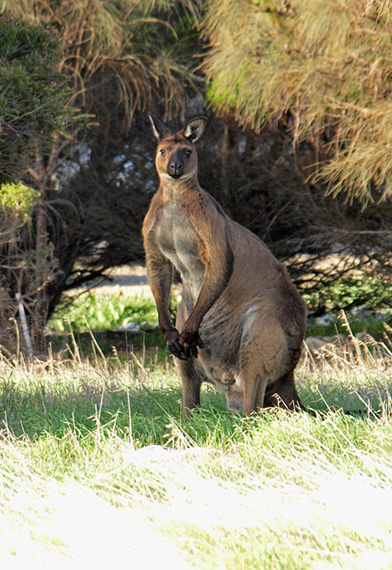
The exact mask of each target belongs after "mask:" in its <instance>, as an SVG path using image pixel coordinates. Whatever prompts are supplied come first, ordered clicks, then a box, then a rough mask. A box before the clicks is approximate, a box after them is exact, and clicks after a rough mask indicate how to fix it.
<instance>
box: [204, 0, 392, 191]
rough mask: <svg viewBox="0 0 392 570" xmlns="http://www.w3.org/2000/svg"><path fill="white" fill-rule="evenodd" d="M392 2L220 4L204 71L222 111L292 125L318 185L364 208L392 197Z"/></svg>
mask: <svg viewBox="0 0 392 570" xmlns="http://www.w3.org/2000/svg"><path fill="white" fill-rule="evenodd" d="M391 14H392V4H391V2H390V1H389V0H387V1H385V2H378V1H370V2H369V1H368V0H356V1H355V2H346V1H345V2H340V1H337V0H328V1H324V0H317V1H313V2H308V0H295V1H293V2H276V1H275V0H261V1H257V2H254V1H251V0H239V1H238V2H230V1H229V0H214V1H212V2H211V3H210V5H209V12H208V15H207V22H206V27H207V32H208V34H209V37H210V40H211V51H210V55H209V57H208V59H207V62H206V64H205V66H204V69H205V71H206V73H207V75H208V76H209V78H210V80H211V83H210V87H209V95H208V96H209V100H210V101H211V103H212V104H213V106H214V108H215V109H217V110H218V111H219V112H222V113H226V114H227V113H228V112H229V111H232V112H233V113H234V116H235V117H236V119H237V120H239V121H240V122H242V123H243V124H246V125H249V126H251V127H253V128H256V129H260V127H261V126H262V125H264V124H265V123H266V122H267V121H268V120H269V119H272V118H277V119H279V118H285V120H286V121H287V122H288V125H289V127H290V128H291V132H292V136H293V139H294V142H296V141H302V140H304V139H305V138H306V139H307V140H308V141H309V142H311V143H312V144H313V145H314V149H315V153H314V156H315V161H316V160H318V161H320V164H319V167H318V168H317V169H314V168H313V175H314V176H313V178H316V179H317V178H318V179H319V180H326V181H327V182H328V183H329V185H330V191H331V192H332V193H333V194H335V195H336V194H337V193H338V192H339V191H341V190H342V189H344V190H345V191H346V192H347V193H348V196H349V197H350V198H351V199H352V198H355V197H360V198H361V200H363V201H364V202H369V201H371V200H373V199H375V200H379V199H385V198H387V197H388V196H390V195H391V194H392V162H391V158H390V157H391V152H389V149H390V146H391V134H390V123H391V116H392V115H391V114H392V100H391V75H390V61H391V57H392V46H391V42H390V35H391V31H392V28H391V26H392V19H391Z"/></svg>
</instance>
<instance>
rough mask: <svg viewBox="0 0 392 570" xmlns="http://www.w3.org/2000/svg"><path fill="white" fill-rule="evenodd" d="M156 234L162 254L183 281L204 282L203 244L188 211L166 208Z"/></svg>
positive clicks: (160, 218) (177, 207) (170, 206)
mask: <svg viewBox="0 0 392 570" xmlns="http://www.w3.org/2000/svg"><path fill="white" fill-rule="evenodd" d="M156 232H157V239H158V243H159V246H160V248H161V250H162V253H163V254H164V255H165V256H166V257H167V258H168V259H170V261H171V262H172V264H173V265H174V266H175V267H176V269H177V270H178V271H179V273H180V274H181V277H182V279H183V281H189V280H191V281H192V280H193V281H196V282H199V281H200V280H202V279H203V275H204V265H203V262H202V260H201V248H202V243H201V240H200V237H199V235H198V233H197V230H196V228H195V226H194V224H193V223H192V221H191V220H190V218H189V216H188V215H187V213H186V211H185V210H184V209H183V208H182V207H181V206H179V205H175V204H174V205H168V206H165V208H163V209H162V211H161V214H160V216H159V221H158V223H157V227H156Z"/></svg>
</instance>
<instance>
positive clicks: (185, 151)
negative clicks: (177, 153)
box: [184, 149, 192, 158]
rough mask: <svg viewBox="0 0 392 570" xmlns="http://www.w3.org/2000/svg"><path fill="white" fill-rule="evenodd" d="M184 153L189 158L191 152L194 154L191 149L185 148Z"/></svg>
mask: <svg viewBox="0 0 392 570" xmlns="http://www.w3.org/2000/svg"><path fill="white" fill-rule="evenodd" d="M184 154H185V156H186V157H187V158H189V157H190V156H191V154H192V151H191V150H189V149H186V150H184Z"/></svg>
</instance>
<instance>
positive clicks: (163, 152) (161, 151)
mask: <svg viewBox="0 0 392 570" xmlns="http://www.w3.org/2000/svg"><path fill="white" fill-rule="evenodd" d="M159 152H160V153H161V155H162V156H165V154H166V151H165V149H164V148H162V149H161V150H160V151H159Z"/></svg>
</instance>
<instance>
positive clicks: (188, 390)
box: [177, 356, 203, 417]
mask: <svg viewBox="0 0 392 570" xmlns="http://www.w3.org/2000/svg"><path fill="white" fill-rule="evenodd" d="M177 364H178V367H179V370H180V375H181V380H182V415H183V416H184V417H187V416H188V415H189V412H190V411H191V410H193V409H194V408H198V407H200V388H201V385H202V382H203V379H202V377H201V375H200V373H199V371H198V370H197V366H196V363H195V358H194V357H193V356H191V357H190V358H188V360H179V361H178V363H177Z"/></svg>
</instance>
